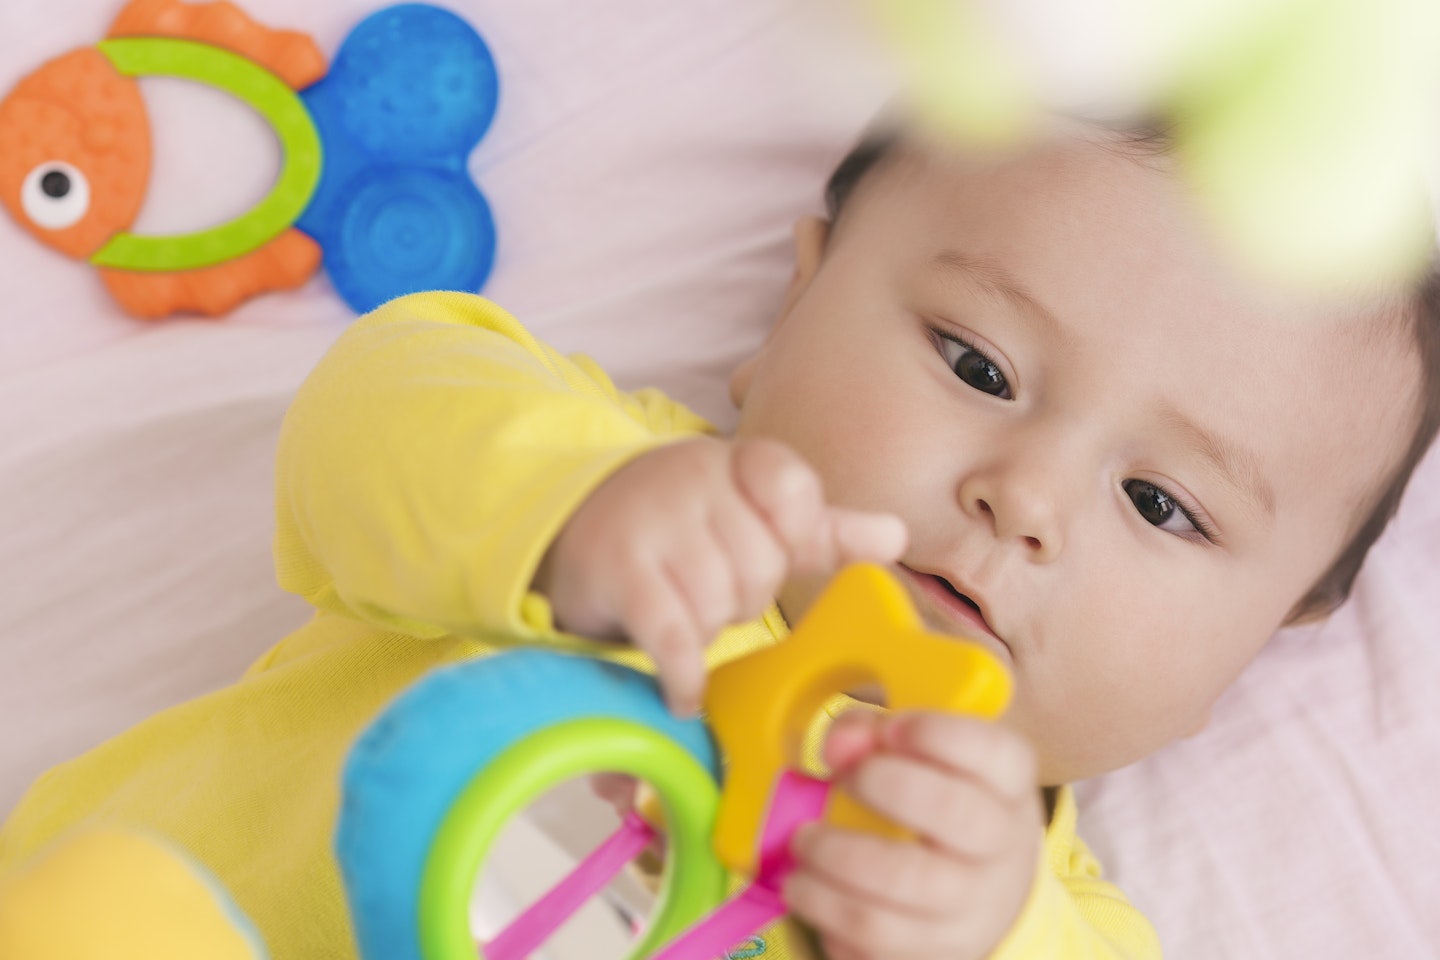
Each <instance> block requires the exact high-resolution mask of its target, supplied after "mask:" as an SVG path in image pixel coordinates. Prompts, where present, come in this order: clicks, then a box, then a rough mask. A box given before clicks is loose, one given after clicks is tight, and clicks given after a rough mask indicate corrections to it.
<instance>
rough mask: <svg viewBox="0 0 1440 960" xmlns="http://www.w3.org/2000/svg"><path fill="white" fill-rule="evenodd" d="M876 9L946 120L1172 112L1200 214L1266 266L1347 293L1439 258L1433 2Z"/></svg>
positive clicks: (1255, 266)
mask: <svg viewBox="0 0 1440 960" xmlns="http://www.w3.org/2000/svg"><path fill="white" fill-rule="evenodd" d="M867 3H868V5H869V7H870V8H871V11H872V13H873V15H874V17H875V19H876V22H877V23H878V24H879V25H880V26H881V28H882V30H883V32H884V33H885V34H886V35H887V36H888V38H889V40H890V41H891V43H892V45H893V46H894V48H895V49H896V50H897V51H898V52H899V53H900V54H901V56H902V57H903V58H904V62H905V65H906V66H907V68H908V72H909V76H910V79H911V100H912V105H913V107H914V109H915V111H916V113H917V114H918V115H919V116H920V117H921V118H922V120H923V121H925V122H926V123H927V124H929V125H931V126H933V127H934V128H936V129H937V130H938V131H940V132H941V133H943V134H946V135H950V136H955V137H959V138H961V139H963V140H966V141H967V142H971V143H978V144H982V145H992V146H994V145H1005V144H1011V143H1015V142H1017V141H1019V140H1021V139H1023V138H1024V137H1026V136H1027V135H1029V134H1031V133H1033V132H1034V131H1036V130H1037V129H1038V128H1039V125H1040V123H1041V121H1042V119H1043V118H1044V117H1045V116H1046V114H1047V112H1048V111H1050V110H1052V109H1058V110H1060V111H1061V112H1066V111H1069V112H1080V113H1089V114H1090V115H1101V116H1104V117H1105V118H1106V119H1116V118H1117V117H1116V115H1117V114H1118V115H1119V118H1120V119H1124V118H1125V117H1129V118H1131V119H1136V118H1142V117H1144V118H1150V117H1155V118H1159V119H1161V120H1163V121H1166V122H1168V123H1171V124H1173V126H1174V130H1175V150H1174V152H1175V156H1176V159H1177V161H1178V163H1179V165H1180V168H1181V170H1182V171H1183V172H1184V175H1185V176H1186V178H1187V181H1188V182H1189V184H1190V185H1191V187H1192V189H1193V190H1194V192H1195V194H1196V196H1197V198H1198V202H1199V203H1200V205H1201V207H1202V212H1203V214H1204V215H1205V216H1206V217H1207V219H1210V220H1212V221H1213V222H1214V224H1215V226H1216V228H1217V230H1218V232H1219V234H1220V236H1221V237H1222V238H1223V240H1224V241H1225V242H1226V243H1227V244H1228V245H1229V247H1230V248H1231V249H1232V250H1233V251H1234V252H1235V253H1236V254H1237V255H1238V256H1240V257H1242V258H1243V262H1244V263H1245V264H1246V265H1248V266H1249V267H1250V268H1251V269H1252V270H1253V271H1254V272H1256V273H1257V274H1259V275H1261V276H1262V277H1266V278H1269V279H1278V280H1281V281H1288V282H1299V283H1304V284H1306V285H1308V286H1310V287H1312V288H1317V289H1326V288H1329V289H1336V288H1342V289H1348V288H1352V287H1354V286H1355V285H1357V284H1375V283H1385V282H1391V281H1395V280H1401V279H1404V278H1406V277H1409V276H1413V275H1414V273H1415V272H1416V271H1418V270H1419V269H1421V268H1422V267H1423V266H1424V265H1425V264H1426V263H1427V262H1428V259H1429V255H1430V251H1431V249H1432V248H1433V246H1434V243H1435V232H1434V220H1433V213H1432V208H1431V199H1430V192H1429V189H1428V188H1427V183H1426V181H1427V171H1428V169H1429V168H1430V167H1431V166H1433V165H1435V164H1436V159H1435V158H1436V156H1437V154H1436V151H1435V149H1434V147H1435V143H1436V140H1437V138H1436V133H1437V127H1440V106H1437V94H1440V3H1437V2H1436V0H1160V2H1156V0H1085V2H1084V3H1079V2H1077V0H1009V2H1006V3H1000V2H996V0H867ZM1077 90H1079V91H1082V93H1081V94H1077V93H1076V91H1077ZM1084 91H1088V92H1091V93H1093V94H1094V99H1093V100H1092V101H1091V102H1082V103H1078V104H1077V101H1078V100H1083V92H1084ZM1107 100H1108V101H1109V102H1105V101H1107ZM1077 106H1078V107H1079V108H1080V109H1078V110H1077V109H1076V108H1077Z"/></svg>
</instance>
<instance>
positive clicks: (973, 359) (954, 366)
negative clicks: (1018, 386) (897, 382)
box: [936, 330, 1010, 400]
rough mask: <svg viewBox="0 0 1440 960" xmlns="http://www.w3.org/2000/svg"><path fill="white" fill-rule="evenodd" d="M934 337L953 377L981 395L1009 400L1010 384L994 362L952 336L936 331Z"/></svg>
mask: <svg viewBox="0 0 1440 960" xmlns="http://www.w3.org/2000/svg"><path fill="white" fill-rule="evenodd" d="M936 336H937V337H939V339H940V354H941V356H943V357H944V358H945V363H946V365H948V366H949V367H950V369H951V370H954V371H955V376H957V377H959V378H960V379H961V380H963V381H964V382H965V383H966V384H968V385H969V386H972V387H974V388H975V389H976V390H979V391H980V392H981V393H988V394H990V396H992V397H1000V398H1001V399H1002V400H1009V399H1010V384H1009V383H1008V382H1006V380H1005V374H1004V373H1002V372H1001V371H1000V367H999V366H997V365H996V363H995V361H994V360H991V359H990V358H989V357H987V356H986V355H985V354H983V353H981V352H980V351H979V350H977V349H976V348H975V347H973V346H971V345H970V344H968V343H966V342H965V341H963V340H961V339H959V338H958V337H956V336H954V335H952V334H949V333H941V332H940V331H938V330H937V331H936Z"/></svg>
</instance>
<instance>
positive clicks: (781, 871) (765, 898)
mask: <svg viewBox="0 0 1440 960" xmlns="http://www.w3.org/2000/svg"><path fill="white" fill-rule="evenodd" d="M829 798H830V783H829V781H827V780H817V779H816V778H814V777H807V776H805V775H804V774H799V773H795V772H794V771H793V770H786V771H784V772H783V773H781V774H780V777H779V779H777V780H776V781H775V793H774V795H773V796H772V797H771V800H770V809H769V811H768V813H767V814H766V816H765V827H764V829H763V831H762V832H761V835H760V858H759V859H760V872H759V875H758V876H756V878H755V882H754V883H752V884H750V885H749V886H748V887H746V888H745V889H744V890H742V891H740V893H738V894H737V895H736V896H734V897H733V898H731V899H730V900H728V901H727V902H726V903H725V904H724V905H723V906H721V907H720V909H718V910H716V911H715V912H714V913H712V914H710V916H708V917H706V918H705V919H704V920H701V921H700V922H699V923H697V924H695V926H693V927H691V928H690V929H689V930H687V931H685V932H684V933H682V934H681V935H680V936H678V937H676V938H675V939H674V940H672V941H670V943H669V944H667V945H666V946H665V947H664V949H662V950H661V951H660V952H659V953H657V954H655V955H654V956H653V957H651V958H650V960H713V958H715V957H723V956H725V954H726V951H728V950H730V948H732V947H734V946H735V945H736V944H738V943H740V942H741V941H742V940H744V939H745V938H746V937H749V936H752V935H753V934H755V933H756V932H757V931H759V930H763V929H765V927H767V926H769V925H770V924H771V923H773V922H775V921H776V920H778V919H780V918H781V917H782V916H784V915H785V903H784V901H783V900H781V898H780V888H781V887H782V886H783V885H784V883H785V878H786V877H788V876H789V875H790V873H791V872H792V871H793V870H794V869H795V860H794V858H793V857H791V856H790V840H791V838H792V837H794V836H795V831H796V830H799V829H800V827H802V826H803V825H805V824H807V823H809V822H810V821H811V820H818V819H820V817H821V816H823V815H824V813H825V804H826V802H827V801H828V800H829ZM488 956H489V955H488V954H487V957H488ZM492 960H493V958H492Z"/></svg>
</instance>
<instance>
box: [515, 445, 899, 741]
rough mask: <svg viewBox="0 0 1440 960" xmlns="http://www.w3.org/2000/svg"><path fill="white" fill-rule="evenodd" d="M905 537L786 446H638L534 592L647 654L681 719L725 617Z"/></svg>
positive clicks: (754, 609)
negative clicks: (830, 487) (823, 480)
mask: <svg viewBox="0 0 1440 960" xmlns="http://www.w3.org/2000/svg"><path fill="white" fill-rule="evenodd" d="M905 541H906V532H905V527H904V524H902V523H901V521H900V520H899V519H898V518H896V517H893V516H888V515H883V514H874V513H864V512H860V511H856V510H845V509H841V508H838V507H832V506H829V505H828V504H826V502H825V495H824V492H823V490H822V489H821V485H820V478H819V476H818V475H817V474H816V473H815V471H814V469H812V468H811V467H810V465H809V464H808V463H806V461H805V460H804V459H802V458H801V457H800V455H799V454H797V453H795V452H794V451H793V450H791V449H790V448H789V447H787V446H785V445H784V444H782V443H778V442H776V441H772V440H759V439H754V440H720V439H716V438H713V437H701V438H697V439H695V440H687V441H684V442H681V443H676V444H672V445H670V446H665V447H660V448H658V449H656V450H652V451H650V452H649V453H645V454H642V455H641V456H639V457H637V458H635V460H633V461H631V462H630V463H628V464H626V465H625V466H623V467H621V468H620V469H619V470H617V471H616V472H615V473H614V474H613V475H612V476H610V477H609V478H608V479H606V481H605V482H604V483H602V484H601V485H600V486H599V487H598V488H596V490H595V491H594V492H593V493H592V494H591V495H590V497H589V498H588V499H587V500H586V501H585V503H584V504H582V505H581V507H580V508H579V509H578V510H577V511H576V512H575V514H574V515H573V516H572V517H571V518H570V520H569V522H567V523H566V525H565V527H564V529H563V530H561V532H560V535H559V536H558V537H557V538H556V539H555V542H554V543H553V544H551V546H550V550H549V552H548V553H547V554H546V556H545V560H544V562H543V563H542V564H541V566H540V570H539V571H538V572H537V574H536V577H535V588H536V589H537V590H539V591H540V592H541V593H543V594H545V595H546V596H547V597H549V599H550V605H551V609H552V611H553V613H554V616H555V620H556V623H557V624H558V625H559V626H560V627H561V628H562V629H565V630H568V631H570V632H572V633H579V634H584V635H586V636H591V637H623V638H628V639H629V640H630V642H631V643H633V644H634V645H635V646H637V647H639V648H640V649H641V650H644V651H645V652H646V653H648V654H650V656H651V657H652V658H653V659H654V661H655V667H656V670H657V671H658V672H659V675H660V684H661V688H662V689H663V690H664V692H665V697H666V700H667V702H668V703H669V704H670V708H671V709H672V710H673V711H674V712H675V713H676V714H679V715H686V714H690V713H693V712H694V711H695V709H696V708H697V706H698V704H699V701H700V695H701V693H702V691H703V689H704V685H705V665H704V660H703V656H702V654H703V651H704V649H705V646H706V645H707V644H709V643H710V641H711V640H713V639H714V638H715V636H716V634H717V633H718V632H719V631H720V630H721V629H722V628H723V627H725V626H727V625H729V624H732V623H738V622H741V621H744V620H749V619H752V618H754V617H757V616H759V615H760V614H761V613H763V612H764V610H765V607H766V606H767V605H768V604H769V603H770V602H771V600H772V599H773V598H774V596H775V594H776V592H777V591H778V590H779V589H780V586H781V584H782V583H784V582H785V580H786V579H787V578H789V577H792V576H808V575H818V576H822V577H823V576H828V575H830V574H832V573H834V572H835V571H836V570H838V569H839V568H840V567H841V566H843V565H845V564H847V563H850V562H852V561H857V560H870V561H874V562H877V563H889V562H890V561H892V560H895V559H897V558H898V557H899V556H900V553H901V551H903V550H904V549H905Z"/></svg>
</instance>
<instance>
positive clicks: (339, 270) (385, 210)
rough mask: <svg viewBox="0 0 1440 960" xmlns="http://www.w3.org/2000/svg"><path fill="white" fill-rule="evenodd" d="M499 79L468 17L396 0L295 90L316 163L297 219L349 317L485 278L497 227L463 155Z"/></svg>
mask: <svg viewBox="0 0 1440 960" xmlns="http://www.w3.org/2000/svg"><path fill="white" fill-rule="evenodd" d="M498 84H499V80H498V77H497V74H496V71H495V61H494V59H493V58H492V57H491V55H490V51H489V48H487V47H486V46H485V42H484V41H483V40H481V39H480V36H479V34H477V33H476V32H475V31H474V29H473V28H471V26H470V25H469V24H467V23H466V22H465V21H464V20H462V19H461V18H460V17H458V16H456V15H455V14H453V13H450V12H449V11H447V10H442V9H440V8H439V7H433V6H428V5H425V4H400V5H397V6H393V7H386V8H385V9H383V10H380V11H377V12H376V13H374V14H371V15H370V16H369V17H366V18H365V19H364V20H363V21H361V22H360V24H359V25H358V26H356V27H355V29H354V30H352V31H351V32H350V35H349V36H347V37H346V38H345V41H344V43H343V44H341V47H340V50H339V52H338V53H337V54H336V55H335V61H334V63H333V64H332V65H331V67H330V72H329V73H328V74H327V75H326V76H325V77H324V79H322V80H320V81H319V82H317V83H315V84H314V85H313V86H311V87H309V88H308V89H306V90H305V91H303V92H302V93H301V95H300V97H301V99H302V100H303V101H304V102H305V105H306V107H307V108H308V109H309V111H310V115H311V117H312V118H313V119H314V122H315V126H316V128H317V129H318V130H319V133H320V141H321V144H322V148H323V151H324V166H323V172H322V175H321V179H320V183H319V185H318V186H317V187H316V190H315V195H314V197H313V198H312V199H311V201H310V205H309V206H308V207H306V209H305V212H304V213H302V214H301V216H300V218H299V219H298V220H297V221H296V223H295V225H296V226H297V227H299V228H300V229H301V230H303V231H305V232H306V233H308V234H309V235H310V236H312V237H314V238H315V240H316V241H317V242H319V244H320V247H321V249H322V250H323V251H324V260H325V270H326V272H327V273H328V274H329V276H330V279H331V282H332V283H334V285H335V289H336V290H337V291H338V292H339V293H340V295H341V296H342V297H344V298H345V301H346V302H347V303H348V304H350V306H351V307H353V308H354V309H355V310H356V311H357V312H361V313H363V312H365V311H367V310H370V309H373V308H374V307H376V306H379V305H380V304H381V303H383V302H385V301H386V300H389V299H391V298H393V297H397V296H401V295H403V294H406V293H415V292H417V291H420V290H433V289H449V290H471V291H474V290H478V289H479V288H480V287H481V285H482V284H484V282H485V278H486V277H487V276H489V273H490V267H491V265H492V263H493V262H494V257H495V223H494V219H493V218H492V217H491V214H490V208H489V205H488V204H486V202H485V198H484V197H483V196H481V194H480V191H479V190H478V189H477V188H476V187H475V185H474V183H472V182H471V180H470V176H469V173H468V170H467V166H466V160H467V158H468V157H469V154H470V151H471V150H473V149H474V147H475V144H476V143H478V142H479V140H480V138H481V136H483V135H484V133H485V130H486V129H487V128H488V127H489V126H490V121H491V119H492V118H493V117H494V116H495V105H496V101H497V94H498Z"/></svg>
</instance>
